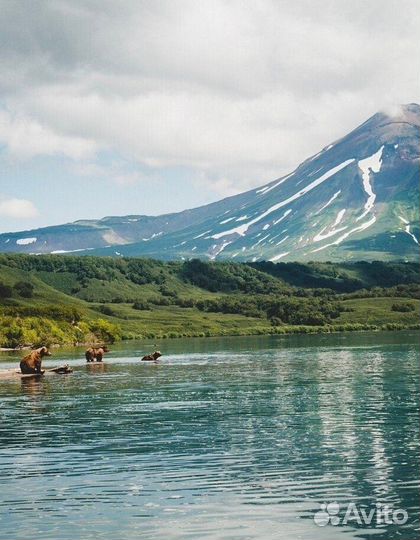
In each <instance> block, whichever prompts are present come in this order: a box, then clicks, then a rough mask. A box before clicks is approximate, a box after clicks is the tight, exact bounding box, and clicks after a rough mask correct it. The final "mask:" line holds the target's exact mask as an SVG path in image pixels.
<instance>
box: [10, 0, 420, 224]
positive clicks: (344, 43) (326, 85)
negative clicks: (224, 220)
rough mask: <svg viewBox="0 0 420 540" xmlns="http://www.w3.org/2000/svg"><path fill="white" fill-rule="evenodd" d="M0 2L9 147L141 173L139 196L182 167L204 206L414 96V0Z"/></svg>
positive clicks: (123, 173)
mask: <svg viewBox="0 0 420 540" xmlns="http://www.w3.org/2000/svg"><path fill="white" fill-rule="evenodd" d="M0 12H1V16H0V68H1V69H0V145H3V157H4V156H7V159H8V160H9V161H10V160H12V161H13V162H14V163H19V162H26V163H27V162H28V160H34V159H38V160H39V159H42V158H46V157H51V156H59V157H62V158H63V159H66V162H65V163H66V167H70V168H72V171H73V172H72V174H73V175H74V177H75V178H80V179H81V181H82V180H83V182H86V181H88V180H89V177H90V175H91V174H95V175H99V176H101V175H102V176H103V181H104V182H110V181H112V180H113V179H114V180H115V185H116V186H119V187H118V189H124V186H125V185H132V184H135V183H137V182H138V183H139V185H141V184H142V183H143V196H144V197H146V198H147V189H146V191H144V189H145V188H144V182H145V178H146V179H147V180H148V181H147V183H146V185H148V186H149V187H150V190H152V186H153V185H155V184H156V182H157V183H159V182H163V183H165V182H180V180H179V178H178V177H177V176H176V175H173V174H172V171H173V170H174V169H179V168H187V169H188V170H189V171H190V178H191V182H192V186H194V187H195V189H196V192H197V193H196V201H197V202H202V203H205V202H207V200H204V198H207V199H208V198H209V196H211V195H209V194H210V193H212V194H213V199H217V198H221V197H223V196H225V195H229V194H232V193H237V192H240V191H243V190H245V189H248V188H250V187H253V186H257V185H260V184H263V183H264V182H266V181H269V180H272V179H274V178H276V177H278V176H280V175H281V174H285V173H286V172H289V171H290V170H291V169H293V168H295V166H296V165H297V164H298V163H299V162H300V161H302V160H303V159H305V158H307V157H308V156H309V155H310V154H314V153H316V152H317V151H318V150H319V149H320V148H321V147H323V146H325V145H327V144H329V143H330V142H332V140H334V139H335V138H338V137H340V136H342V135H344V134H345V133H346V132H348V131H349V130H350V129H352V128H354V127H355V126H356V125H357V124H359V123H361V122H363V121H364V120H365V119H366V118H367V117H369V116H371V115H372V114H374V113H375V112H377V111H378V110H380V109H386V108H389V107H392V106H393V105H394V104H398V103H407V102H412V101H418V100H419V85H418V83H419V80H418V79H419V70H418V58H419V57H420V46H419V40H418V29H419V27H420V25H419V22H420V21H419V12H420V9H419V7H418V2H417V1H416V0H381V1H379V0H352V2H348V1H347V0H323V1H319V0H318V1H315V0H293V1H287V2H286V1H282V0H274V1H271V0H249V1H247V0H238V1H235V0H148V1H141V0H132V1H127V0H125V1H124V0H123V1H119V2H116V1H115V0H84V1H82V0H34V1H31V2H24V1H15V0H0ZM104 153H108V154H111V155H113V156H114V159H113V165H112V166H111V167H106V165H105V164H104V163H103V160H102V157H101V156H103V155H104ZM26 174H27V182H31V177H30V176H31V175H30V174H28V173H26ZM0 181H1V180H0ZM59 181H60V180H59V178H57V183H58V187H59ZM0 188H1V186H0ZM180 190H181V191H182V186H180ZM0 191H2V190H1V189H0ZM200 194H202V197H203V200H201V199H200ZM23 195H24V194H22V193H9V196H10V197H12V196H19V197H23ZM150 196H151V197H152V195H150ZM170 205H171V203H170V201H169V202H167V203H165V204H164V205H163V206H164V210H165V211H167V210H170V209H173V210H177V209H179V208H175V207H174V208H170ZM180 205H181V202H180V201H174V206H180ZM107 210H108V209H107ZM109 211H112V208H111V207H110V208H109ZM109 211H108V212H104V213H110V212H109ZM138 211H139V212H141V211H144V208H139V210H138ZM33 215H34V216H35V213H33ZM80 217H82V216H80Z"/></svg>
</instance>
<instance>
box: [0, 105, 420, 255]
mask: <svg viewBox="0 0 420 540" xmlns="http://www.w3.org/2000/svg"><path fill="white" fill-rule="evenodd" d="M419 126H420V106H419V105H417V104H409V105H403V106H401V107H399V108H398V109H396V110H395V111H393V112H392V114H388V113H384V112H381V113H377V114H375V115H374V116H373V117H371V118H370V119H368V120H367V121H366V122H364V123H363V124H362V125H361V126H359V127H357V128H356V129H355V130H354V131H352V132H351V133H349V134H348V135H346V136H345V137H343V138H342V139H339V140H338V141H335V142H334V143H332V144H330V145H329V146H327V147H326V148H324V149H322V150H321V151H320V152H319V153H317V154H316V155H314V156H312V157H310V158H308V159H307V160H306V161H304V162H303V163H302V164H300V165H299V166H298V167H297V168H296V169H295V170H294V171H293V172H291V173H290V174H288V175H286V176H284V177H282V178H279V179H277V180H274V181H273V182H271V183H269V184H266V185H264V186H262V187H260V188H258V189H253V190H251V191H248V192H246V193H242V194H239V195H235V196H233V197H229V198H227V199H223V200H221V201H219V202H216V203H212V204H209V205H207V206H202V207H199V208H195V209H192V210H185V211H183V212H178V213H174V214H166V215H161V216H156V217H155V216H141V215H129V216H122V217H105V218H103V219H101V220H82V221H77V222H74V223H69V224H65V225H59V226H53V227H45V228H40V229H34V230H31V231H23V232H18V233H9V234H7V233H5V234H2V235H0V250H1V251H3V252H24V253H76V254H92V255H93V254H95V255H108V256H114V257H115V256H149V257H154V258H160V259H179V258H185V259H186V258H192V257H201V258H209V259H230V258H234V259H235V260H237V261H240V260H246V261H257V260H271V261H290V260H295V261H305V260H306V261H307V260H334V261H340V260H348V259H353V260H373V259H409V260H414V259H417V258H418V244H419V232H420V230H419V225H418V220H419V204H418V198H419V183H418V180H419V177H418V173H419V157H420V156H419ZM279 151H281V150H279Z"/></svg>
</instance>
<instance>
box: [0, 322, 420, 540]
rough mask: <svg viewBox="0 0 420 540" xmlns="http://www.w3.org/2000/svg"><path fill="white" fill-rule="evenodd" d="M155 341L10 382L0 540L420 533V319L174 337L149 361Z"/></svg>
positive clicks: (316, 538) (72, 358)
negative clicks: (318, 331)
mask: <svg viewBox="0 0 420 540" xmlns="http://www.w3.org/2000/svg"><path fill="white" fill-rule="evenodd" d="M153 346H154V344H153V343H151V342H149V343H145V342H143V343H141V342H136V343H134V342H132V343H126V344H120V345H118V346H117V345H116V346H114V347H113V348H112V349H113V350H112V351H111V353H110V354H109V355H108V356H107V358H106V360H107V362H106V364H103V365H90V364H89V365H86V363H85V361H84V359H83V358H82V357H83V350H81V349H78V350H76V349H72V350H67V351H64V350H59V351H55V352H54V358H53V359H51V360H49V362H46V365H58V364H61V363H62V362H63V361H68V362H69V363H70V364H71V365H72V367H73V368H74V373H73V374H71V375H57V376H55V377H49V378H45V379H44V380H41V381H25V382H21V381H0V415H1V422H0V538H1V539H2V540H17V539H25V540H41V539H42V540H45V539H54V540H61V539H66V540H67V539H72V540H74V539H83V540H89V539H94V538H95V539H106V540H120V539H121V540H131V539H138V538H142V539H168V540H172V539H181V538H182V539H194V540H196V539H198V538H200V539H201V538H211V539H232V540H233V539H235V540H242V539H243V540H245V539H259V540H260V539H287V540H294V539H298V538H299V539H305V540H306V539H307V540H309V539H310V540H321V539H322V540H324V539H334V540H336V539H337V538H340V537H343V539H344V538H377V539H381V540H382V539H383V540H385V539H386V540H392V539H394V538H395V539H397V538H402V539H404V540H411V539H413V540H414V539H418V538H419V537H420V534H419V486H420V471H419V418H418V411H419V348H418V334H417V333H392V332H389V333H384V334H342V335H330V336H328V335H321V336H289V337H258V338H223V339H190V340H171V341H170V340H168V341H162V342H159V343H157V346H158V347H159V348H160V349H161V350H162V352H163V353H164V356H163V358H162V363H161V364H159V365H150V364H144V363H140V362H139V361H138V357H139V356H141V355H143V354H145V353H148V352H150V351H152V350H153ZM18 357H19V355H16V354H14V353H13V354H11V353H2V354H1V355H0V358H1V361H0V367H12V366H15V365H17V359H18ZM332 502H337V503H338V504H339V505H340V508H339V512H338V514H336V515H335V514H334V515H333V516H332V517H333V518H334V517H335V518H338V520H339V521H340V523H339V524H338V525H332V524H327V525H325V526H323V527H321V526H318V525H317V524H315V523H314V516H315V515H317V519H318V520H319V521H320V522H322V518H324V517H325V513H323V514H317V512H319V511H320V504H322V503H332ZM349 504H353V510H352V512H353V514H351V513H350V514H348V518H349V519H348V522H347V524H343V519H344V518H345V513H346V512H348V511H349V506H348V505H349ZM376 504H378V505H389V507H391V509H392V511H394V510H397V509H403V510H405V511H406V512H407V514H408V521H407V522H406V523H405V524H399V525H398V524H396V523H388V524H387V523H383V520H381V515H380V513H381V508H382V510H384V508H383V506H380V508H379V510H378V508H377V507H376V506H375V505H376ZM354 508H356V510H354ZM329 509H330V510H331V511H334V512H335V511H337V510H338V507H337V506H330V507H329ZM372 509H373V510H372ZM362 510H363V511H364V512H365V513H366V512H367V513H368V512H369V511H371V510H372V511H375V512H376V514H375V516H374V518H373V521H372V523H371V524H370V525H368V524H366V523H362V522H361V521H360V522H359V523H358V522H357V515H359V518H360V513H361V511H362ZM352 516H353V518H352ZM378 516H379V517H378ZM390 516H391V521H392V519H393V517H392V516H393V514H388V515H387V520H388V521H390V519H389V518H390ZM394 517H396V518H397V519H401V520H404V515H403V514H401V513H400V514H395V516H394ZM381 521H382V522H381Z"/></svg>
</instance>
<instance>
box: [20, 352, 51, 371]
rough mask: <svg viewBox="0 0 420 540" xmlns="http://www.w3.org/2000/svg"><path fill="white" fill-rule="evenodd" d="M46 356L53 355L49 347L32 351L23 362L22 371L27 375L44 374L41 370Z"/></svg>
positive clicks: (21, 364) (21, 363)
mask: <svg viewBox="0 0 420 540" xmlns="http://www.w3.org/2000/svg"><path fill="white" fill-rule="evenodd" d="M44 356H51V353H50V351H49V350H48V348H47V347H40V348H39V349H35V350H34V351H31V352H30V353H29V354H28V355H26V356H25V357H24V358H23V359H22V360H21V362H20V371H21V372H22V373H23V374H25V375H28V374H31V373H39V374H42V373H44V372H43V371H42V369H41V366H42V359H43V357H44Z"/></svg>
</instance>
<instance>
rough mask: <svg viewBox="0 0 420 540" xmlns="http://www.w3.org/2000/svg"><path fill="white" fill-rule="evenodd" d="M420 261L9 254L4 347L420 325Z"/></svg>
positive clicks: (1, 326)
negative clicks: (258, 260)
mask: <svg viewBox="0 0 420 540" xmlns="http://www.w3.org/2000/svg"><path fill="white" fill-rule="evenodd" d="M419 304H420V274H419V269H418V265H417V264H415V263H407V262H401V263H385V262H372V263H367V262H355V263H318V262H317V263H307V264H302V263H277V264H274V263H271V262H261V263H249V264H247V263H233V262H209V261H202V260H198V259H193V260H189V261H180V262H162V261H157V260H151V259H136V258H120V259H111V258H101V257H76V256H63V255H43V256H31V255H11V254H0V346H1V347H22V346H37V345H39V344H41V343H42V344H44V343H48V344H51V345H64V344H72V345H74V344H80V343H95V342H113V341H116V340H120V339H136V338H166V337H184V336H185V337H189V336H191V337H194V336H216V335H251V334H283V333H307V332H337V331H351V330H398V329H406V328H418V327H419V324H418V311H419Z"/></svg>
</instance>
